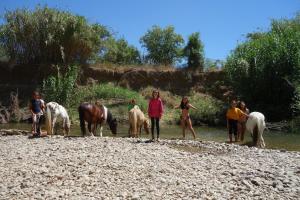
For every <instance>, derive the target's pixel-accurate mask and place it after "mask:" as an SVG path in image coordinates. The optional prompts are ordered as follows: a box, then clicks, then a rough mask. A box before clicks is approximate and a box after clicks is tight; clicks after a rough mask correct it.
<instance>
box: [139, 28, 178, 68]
mask: <svg viewBox="0 0 300 200" xmlns="http://www.w3.org/2000/svg"><path fill="white" fill-rule="evenodd" d="M140 42H141V44H142V46H143V47H144V48H146V49H147V53H148V54H147V55H146V59H147V60H148V61H149V62H150V63H153V64H163V65H172V64H174V63H175V61H176V60H177V59H179V58H180V57H181V48H182V45H183V43H184V40H183V38H182V36H181V35H179V34H176V33H175V32H174V27H173V26H167V27H166V28H165V29H162V28H160V27H158V26H153V27H152V28H151V29H150V30H148V31H147V33H146V34H145V35H144V36H142V37H141V39H140Z"/></svg>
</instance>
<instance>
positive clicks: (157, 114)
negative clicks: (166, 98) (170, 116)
mask: <svg viewBox="0 0 300 200" xmlns="http://www.w3.org/2000/svg"><path fill="white" fill-rule="evenodd" d="M163 110H164V108H163V103H162V100H161V99H160V95H159V91H158V90H154V91H153V92H152V98H151V99H150V101H149V106H148V115H149V117H150V118H151V133H152V141H154V126H156V133H157V141H158V140H159V131H160V130H159V120H160V119H161V117H162V115H163Z"/></svg>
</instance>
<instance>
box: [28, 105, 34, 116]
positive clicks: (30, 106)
mask: <svg viewBox="0 0 300 200" xmlns="http://www.w3.org/2000/svg"><path fill="white" fill-rule="evenodd" d="M28 108H29V111H30V113H31V114H32V115H34V112H33V110H32V104H31V103H29V106H28Z"/></svg>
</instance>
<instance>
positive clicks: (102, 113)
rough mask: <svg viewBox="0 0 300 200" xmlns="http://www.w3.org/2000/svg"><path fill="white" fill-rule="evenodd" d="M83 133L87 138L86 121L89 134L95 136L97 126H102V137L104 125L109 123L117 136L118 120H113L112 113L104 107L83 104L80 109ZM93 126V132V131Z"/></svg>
mask: <svg viewBox="0 0 300 200" xmlns="http://www.w3.org/2000/svg"><path fill="white" fill-rule="evenodd" d="M78 112H79V119H80V128H81V133H82V135H83V136H85V134H86V132H85V121H86V122H87V123H88V130H89V132H90V133H91V134H92V135H94V134H95V131H96V128H97V125H98V124H100V136H101V137H102V124H103V122H107V124H108V125H109V128H110V130H111V132H112V133H113V134H114V135H115V134H117V120H116V118H113V116H112V114H111V112H110V111H109V110H108V109H107V108H106V107H105V106H103V105H94V104H91V103H82V104H80V106H79V107H78ZM92 124H93V125H94V126H93V130H92Z"/></svg>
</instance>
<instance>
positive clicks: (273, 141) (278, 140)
mask: <svg viewBox="0 0 300 200" xmlns="http://www.w3.org/2000/svg"><path fill="white" fill-rule="evenodd" d="M13 128H14V129H25V130H30V124H2V125H0V129H13ZM194 128H195V131H196V133H197V140H202V141H215V142H226V141H228V134H227V130H226V129H225V128H222V127H221V128H220V127H218V128H215V127H194ZM42 130H44V129H43V127H42ZM56 132H57V133H58V134H62V130H61V129H57V130H56ZM98 132H99V131H98ZM70 135H72V136H79V135H80V127H79V126H78V125H72V127H71V133H70ZM103 136H112V134H111V132H110V130H109V129H108V126H104V128H103ZM117 136H118V137H127V136H128V126H127V125H123V124H121V125H118V134H117ZM142 137H148V138H150V135H146V134H145V133H144V132H143V134H142ZM160 138H165V139H180V138H182V132H181V128H180V127H179V126H176V125H162V127H161V133H160ZM192 138H193V137H192V134H191V133H190V132H189V131H188V130H187V131H186V139H192ZM264 139H265V143H266V147H267V148H270V149H285V150H289V151H300V134H291V133H285V132H278V131H265V132H264ZM250 142H251V136H250V134H249V133H247V132H246V134H245V141H244V143H238V144H242V145H243V144H248V143H250Z"/></svg>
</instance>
